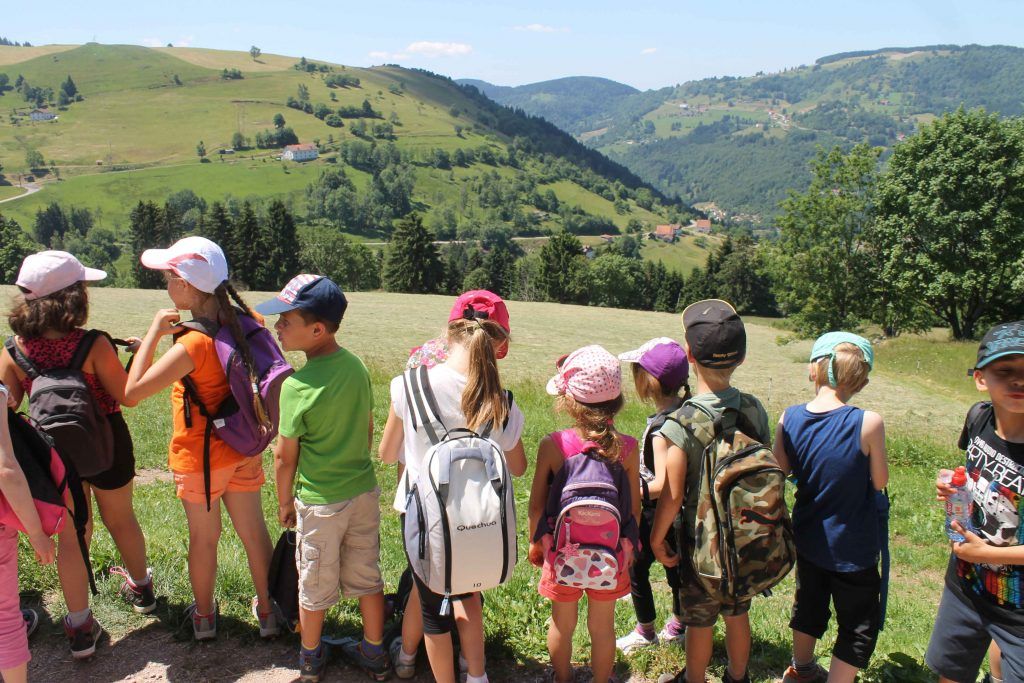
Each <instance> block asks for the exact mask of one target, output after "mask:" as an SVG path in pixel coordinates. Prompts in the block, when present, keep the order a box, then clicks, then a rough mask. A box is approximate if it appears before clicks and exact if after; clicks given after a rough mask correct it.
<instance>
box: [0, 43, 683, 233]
mask: <svg viewBox="0 0 1024 683" xmlns="http://www.w3.org/2000/svg"><path fill="white" fill-rule="evenodd" d="M0 74H6V75H7V81H8V85H7V86H6V87H2V88H0V112H2V114H4V116H3V120H0V163H2V164H3V171H2V172H3V173H4V179H5V182H4V184H3V186H0V199H4V198H7V197H8V196H11V195H15V194H17V193H18V191H19V190H18V189H17V186H19V185H22V184H24V183H25V182H27V181H28V176H33V177H34V179H35V180H36V181H41V185H42V189H41V191H39V192H37V193H36V194H33V195H32V196H26V197H24V198H23V199H15V200H14V201H10V202H7V203H4V204H0V212H2V213H3V214H4V215H5V216H8V217H13V218H15V219H16V220H17V221H18V222H19V223H20V224H21V225H22V227H23V228H25V229H30V227H31V225H32V223H33V221H34V217H35V215H36V212H37V211H38V210H40V209H41V208H44V207H45V206H47V205H48V204H50V203H51V202H57V203H60V204H61V205H62V206H64V207H65V208H70V207H77V208H86V209H89V210H90V211H92V212H93V214H94V216H95V217H96V219H97V224H100V225H103V226H105V227H110V228H114V229H119V228H123V226H124V225H125V224H126V223H127V217H128V213H129V212H130V211H131V209H132V207H134V206H135V205H136V204H137V202H138V201H140V200H154V201H156V202H162V201H163V200H164V199H166V197H167V196H168V195H169V194H171V193H173V192H176V191H179V190H184V189H189V190H192V191H194V192H195V193H196V194H197V195H198V196H199V197H201V198H202V199H205V200H207V201H214V200H223V199H225V198H226V197H229V196H230V197H234V198H237V199H244V198H254V199H258V200H264V199H270V198H282V199H285V200H286V201H287V202H288V203H289V204H290V206H292V208H293V210H295V211H296V212H297V213H298V214H299V216H300V220H301V219H303V218H304V213H305V210H306V205H305V198H306V190H307V187H308V186H309V185H310V184H311V183H313V182H315V181H316V180H317V178H318V177H319V176H320V174H321V172H322V171H323V170H325V169H326V168H342V169H343V171H344V173H345V175H347V176H348V177H349V178H350V179H351V180H352V182H353V183H354V185H355V187H356V188H358V189H359V190H365V191H366V192H372V191H373V190H374V189H375V188H376V187H377V185H376V184H375V178H376V176H377V174H379V173H381V169H382V168H383V167H384V166H387V167H389V168H392V170H394V172H395V173H398V174H403V175H402V178H403V179H405V180H408V182H409V184H410V185H411V187H412V192H411V195H412V196H411V201H410V202H409V204H410V205H411V206H412V208H413V209H414V210H416V211H418V212H419V213H421V214H423V215H424V216H425V222H426V223H427V224H428V225H431V226H433V227H435V228H436V229H437V230H438V231H439V233H443V234H441V236H442V237H444V236H450V237H454V236H456V235H460V236H461V235H463V234H464V233H466V232H467V231H469V232H472V230H473V229H474V228H476V227H478V226H492V225H499V226H504V227H505V229H507V230H508V231H509V232H511V233H513V234H528V235H538V234H540V235H542V234H546V233H548V232H551V231H558V230H560V229H562V227H563V225H565V224H566V223H567V222H568V223H570V224H571V225H572V226H573V229H575V230H577V231H582V232H588V231H589V232H593V233H595V234H596V233H603V232H618V231H620V230H623V229H625V228H626V226H627V225H628V224H629V223H630V221H631V220H635V221H639V223H641V224H643V225H654V224H656V223H660V222H668V221H678V220H685V219H686V218H687V217H688V216H690V215H691V213H692V212H691V211H690V209H689V207H687V206H685V205H682V204H679V203H677V202H675V201H672V200H668V199H666V198H665V197H664V196H662V195H661V193H660V192H659V191H658V190H656V189H655V188H653V187H652V186H649V185H647V184H646V183H644V182H643V181H642V180H640V179H639V178H638V177H636V176H635V175H633V174H632V173H631V172H629V171H628V170H627V169H625V168H624V167H622V166H620V165H619V164H617V163H615V162H612V161H610V160H609V159H607V158H606V157H604V156H603V155H602V154H600V153H599V152H597V151H595V150H593V149H590V148H587V147H585V146H583V145H581V144H580V143H578V142H577V141H575V140H574V139H573V138H572V137H571V136H569V135H567V134H565V133H563V132H562V131H560V130H559V129H557V128H556V127H555V126H553V125H552V124H550V123H548V122H546V121H543V120H540V119H538V118H535V117H530V116H526V115H524V114H522V113H521V112H514V111H512V110H510V109H506V108H504V107H501V106H499V105H496V104H495V103H494V102H492V101H491V100H489V99H487V98H485V97H483V96H481V95H480V94H479V92H478V91H477V90H475V89H473V88H464V87H461V86H459V85H458V84H456V83H455V82H453V81H452V80H450V79H448V78H444V77H441V76H437V75H435V74H431V73H428V72H425V71H419V70H409V69H403V68H400V67H396V66H384V67H376V68H371V69H362V68H352V67H346V66H343V65H337V64H327V63H321V62H317V61H310V60H306V59H305V58H303V59H301V60H300V58H297V57H287V56H280V55H260V56H259V57H258V59H257V60H253V59H252V58H251V57H250V56H249V55H248V54H247V53H242V52H225V51H218V50H206V49H198V48H155V49H154V48H145V47H138V46H128V45H99V44H94V43H90V44H87V45H82V46H44V47H42V48H38V47H34V48H19V47H0ZM68 78H70V79H71V80H72V81H73V84H74V86H75V87H76V89H77V94H78V95H80V96H81V99H80V101H73V100H74V99H75V98H74V97H72V98H65V97H64V95H63V94H62V85H63V84H64V83H65V81H66V79H68ZM0 83H2V77H0ZM68 99H70V100H72V101H67V100H68ZM62 100H63V101H65V105H66V106H58V104H59V102H60V101H62ZM289 102H291V105H293V106H289ZM47 104H48V105H49V109H50V110H51V111H54V112H55V113H56V114H58V118H57V120H55V121H32V120H30V118H29V117H28V113H29V112H30V111H31V110H32V109H33V108H35V107H36V106H38V105H44V106H45V105H47ZM294 107H298V108H294ZM277 114H281V115H283V116H284V118H285V128H286V129H291V130H292V131H293V132H294V135H295V137H296V138H297V140H298V141H301V142H314V143H317V144H318V146H319V152H320V158H319V159H317V160H315V161H311V162H307V163H301V164H300V163H291V162H287V163H286V162H281V161H279V160H278V156H279V154H280V149H275V148H258V147H257V146H256V143H257V138H258V137H262V136H264V134H268V133H270V132H271V131H274V130H275V125H274V118H275V116H276V115H277ZM328 114H331V115H334V116H331V115H328ZM330 123H334V124H335V125H329V124H330ZM239 134H240V135H241V136H243V137H244V138H245V141H246V145H245V146H244V147H242V148H240V149H232V148H233V147H234V146H236V144H235V143H236V142H238V140H236V139H235V138H236V137H237V135H239ZM200 141H202V143H203V147H204V148H205V151H206V152H207V157H206V159H205V163H202V162H201V161H200V158H199V157H198V156H197V146H198V145H199V143H200ZM275 147H276V145H275ZM223 150H232V151H231V152H228V153H220V152H221V151H223ZM30 152H38V154H39V155H41V157H42V160H43V163H42V164H38V162H37V163H36V164H35V165H36V166H43V167H44V168H35V169H30V168H29V167H28V161H29V160H28V158H27V155H28V154H29V153H30ZM372 155H377V156H376V157H375V159H376V161H374V162H373V163H369V162H367V163H365V164H360V163H357V162H354V161H353V159H354V158H356V157H359V158H364V159H369V158H370V156H372ZM381 158H384V159H385V161H384V162H380V163H378V161H379V160H380V159H381ZM211 162H212V163H211ZM381 164H383V166H382V165H381ZM403 182H404V180H403ZM549 191H550V192H549ZM378 201H380V202H386V201H387V198H386V197H385V198H378ZM570 219H571V220H570ZM320 220H321V221H323V220H325V219H320ZM327 222H329V223H331V221H330V220H327ZM332 225H334V226H335V227H337V228H338V229H340V230H342V231H345V232H362V233H363V234H366V235H367V236H372V237H373V238H376V239H379V238H381V237H386V236H387V234H388V233H389V232H390V221H388V220H383V221H379V222H378V223H377V224H375V225H374V226H373V229H372V230H369V232H367V229H366V226H362V227H360V228H358V229H356V228H354V227H353V226H352V225H347V224H344V223H343V222H339V221H334V222H333V223H332Z"/></svg>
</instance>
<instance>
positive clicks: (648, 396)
mask: <svg viewBox="0 0 1024 683" xmlns="http://www.w3.org/2000/svg"><path fill="white" fill-rule="evenodd" d="M631 365H632V366H633V384H634V385H635V386H636V393H637V396H639V397H640V400H641V401H646V402H648V403H654V402H655V401H657V400H658V399H659V398H664V397H666V396H679V395H680V393H679V392H680V391H682V398H683V400H684V401H685V400H687V399H689V398H690V385H689V384H686V383H685V382H684V383H683V386H681V387H679V388H678V389H676V390H674V391H673V390H672V389H670V388H668V387H666V386H665V385H664V384H662V383H661V380H660V379H658V378H657V377H655V376H654V375H652V374H651V373H649V372H647V370H645V369H644V368H643V367H642V366H641V365H640V364H639V363H631Z"/></svg>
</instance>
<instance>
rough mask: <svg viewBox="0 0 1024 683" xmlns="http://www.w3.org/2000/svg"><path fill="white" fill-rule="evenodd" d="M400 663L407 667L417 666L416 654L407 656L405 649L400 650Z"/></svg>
mask: <svg viewBox="0 0 1024 683" xmlns="http://www.w3.org/2000/svg"><path fill="white" fill-rule="evenodd" d="M398 662H399V664H405V665H409V664H415V663H416V653H415V652H413V653H412V654H411V655H410V654H406V652H405V650H404V649H401V648H399V650H398Z"/></svg>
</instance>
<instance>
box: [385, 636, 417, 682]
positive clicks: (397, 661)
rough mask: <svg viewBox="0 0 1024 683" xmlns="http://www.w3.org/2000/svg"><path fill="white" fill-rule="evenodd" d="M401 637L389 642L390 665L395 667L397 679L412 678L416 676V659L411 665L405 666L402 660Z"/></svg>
mask: <svg viewBox="0 0 1024 683" xmlns="http://www.w3.org/2000/svg"><path fill="white" fill-rule="evenodd" d="M403 654H404V653H403V652H402V637H401V636H399V637H398V638H395V639H394V640H393V641H391V665H392V666H394V667H395V675H396V676H398V677H399V678H404V679H408V678H412V677H413V676H415V675H416V658H415V657H413V660H412V663H411V664H407V663H405V662H404V661H403V660H402V655H403Z"/></svg>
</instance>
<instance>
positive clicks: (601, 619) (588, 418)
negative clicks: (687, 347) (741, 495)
mask: <svg viewBox="0 0 1024 683" xmlns="http://www.w3.org/2000/svg"><path fill="white" fill-rule="evenodd" d="M547 392H548V393H549V394H551V395H552V396H557V397H558V400H557V406H558V409H559V410H560V411H561V412H564V413H566V414H567V415H568V416H569V417H570V418H571V419H572V422H573V425H572V427H570V428H569V429H565V430H562V431H560V432H554V433H551V434H548V435H547V436H545V437H544V438H543V439H542V440H541V442H540V445H539V446H538V448H537V469H536V470H535V472H534V477H533V487H532V489H531V491H530V529H531V533H532V532H533V530H534V529H540V531H538V532H537V533H536V534H535V537H536V536H539V535H540V534H541V533H543V531H544V529H546V528H550V526H551V524H550V521H549V520H548V521H547V525H546V526H545V527H543V528H542V527H541V526H540V525H541V523H542V522H545V519H542V518H546V517H549V515H548V514H547V513H548V512H549V510H548V509H547V508H549V507H550V500H549V496H550V493H551V488H552V483H553V481H554V480H555V478H556V475H557V474H558V472H559V471H560V470H562V469H563V467H566V466H567V465H566V461H567V460H568V459H570V458H577V457H588V458H597V459H598V460H600V461H601V462H603V463H605V464H606V465H607V466H608V470H609V472H613V473H615V474H616V475H617V478H616V479H614V480H616V481H621V482H623V483H624V488H625V489H626V490H618V491H616V496H617V499H618V501H617V502H618V504H619V506H620V507H624V508H626V509H627V510H628V511H629V512H627V517H628V515H629V514H630V513H631V515H632V518H626V517H623V518H622V519H621V520H620V529H621V532H622V534H623V535H622V537H621V538H620V539H612V542H613V543H614V542H615V541H617V544H616V545H617V549H618V557H617V565H618V567H617V570H616V573H615V576H614V585H613V586H612V587H610V588H607V589H603V588H577V587H573V586H570V585H566V582H565V581H564V580H560V579H561V578H562V574H561V573H560V574H559V576H558V577H556V575H555V563H556V558H555V553H554V552H553V549H552V546H553V544H554V542H555V539H554V537H553V535H552V534H551V533H545V534H544V535H543V537H542V538H541V539H540V540H535V541H533V542H531V543H530V562H531V563H533V564H534V565H536V566H538V567H542V569H541V579H540V584H539V585H538V586H537V591H538V592H539V593H540V594H541V595H543V596H544V597H546V598H548V599H549V600H551V621H550V624H549V626H548V651H549V652H550V653H551V664H552V666H553V667H554V680H555V682H556V683H566V682H567V681H572V680H573V671H572V666H571V663H570V659H571V656H572V636H573V632H574V631H575V630H576V622H577V619H578V616H579V601H580V599H581V598H582V597H583V593H584V592H586V594H587V601H588V604H587V630H588V631H589V633H590V643H591V650H590V652H591V654H590V667H591V670H592V672H593V677H594V678H593V680H594V681H595V682H596V683H605V682H606V681H608V679H609V677H610V676H611V673H612V666H613V665H614V664H615V602H616V600H618V599H619V598H621V597H624V596H626V595H629V593H630V580H629V566H630V564H631V563H632V561H633V550H634V545H633V543H632V542H631V541H630V540H629V539H628V538H627V536H628V535H629V534H627V532H626V529H627V528H631V529H633V530H634V531H635V529H636V525H637V520H638V519H639V517H640V500H641V494H640V462H639V457H638V455H637V447H636V446H637V443H636V439H634V438H632V437H630V436H626V435H625V434H622V433H620V432H618V431H617V430H616V429H615V425H614V422H613V420H614V419H615V416H616V415H617V414H618V413H619V411H620V410H622V406H623V399H622V377H621V372H620V369H619V360H618V359H617V358H616V357H615V356H613V355H612V354H610V353H608V351H606V350H605V349H603V348H602V347H600V346H585V347H583V348H581V349H577V350H576V351H573V352H572V353H570V354H569V355H568V356H566V357H565V358H564V359H563V360H562V361H560V362H559V364H558V374H556V375H555V376H554V377H552V378H551V380H550V381H549V382H548V384H547ZM584 453H586V455H583V454H584ZM623 470H624V476H623V472H622V471H623ZM567 490H568V486H566V487H565V488H564V489H562V497H563V499H564V496H565V491H567ZM555 533H558V532H557V531H556V532H555ZM632 536H633V537H634V538H635V533H634V534H632ZM577 542H578V543H582V541H577ZM608 583H612V579H611V572H610V571H609V580H608Z"/></svg>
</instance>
